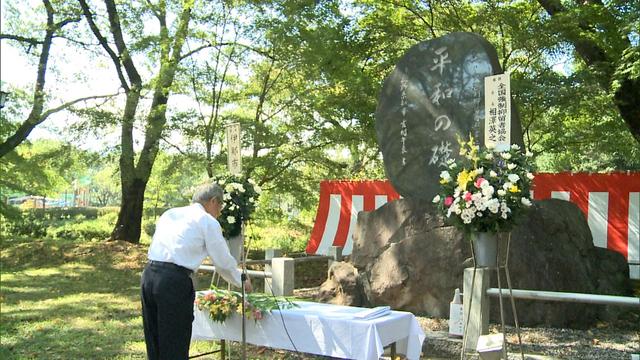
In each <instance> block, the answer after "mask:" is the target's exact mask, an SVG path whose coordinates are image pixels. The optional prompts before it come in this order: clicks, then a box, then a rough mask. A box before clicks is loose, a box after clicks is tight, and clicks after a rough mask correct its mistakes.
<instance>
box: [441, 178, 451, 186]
mask: <svg viewBox="0 0 640 360" xmlns="http://www.w3.org/2000/svg"><path fill="white" fill-rule="evenodd" d="M448 182H449V179H440V184H443V185H444V184H446V183H448Z"/></svg>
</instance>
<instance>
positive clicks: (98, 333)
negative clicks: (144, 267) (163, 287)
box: [0, 238, 144, 359]
mask: <svg viewBox="0 0 640 360" xmlns="http://www.w3.org/2000/svg"><path fill="white" fill-rule="evenodd" d="M143 259H144V248H143V247H142V246H140V247H138V246H134V245H130V244H127V243H121V242H111V243H107V242H103V241H100V242H97V241H96V242H88V243H86V242H85V243H77V242H73V241H68V240H61V239H57V240H50V239H47V240H31V239H25V238H21V239H8V240H4V241H3V244H2V256H1V260H2V272H1V278H0V280H1V295H0V299H1V302H2V311H1V316H2V321H1V324H0V337H1V346H0V358H2V359H44V358H46V359H143V358H144V337H143V333H142V319H141V317H140V316H139V314H140V301H139V281H140V280H139V279H140V271H141V263H142V262H141V261H143Z"/></svg>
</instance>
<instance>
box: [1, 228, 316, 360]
mask: <svg viewBox="0 0 640 360" xmlns="http://www.w3.org/2000/svg"><path fill="white" fill-rule="evenodd" d="M146 250H147V245H132V244H129V243H126V242H121V241H115V242H107V241H104V240H100V241H98V240H94V241H88V242H87V241H84V242H80V241H74V240H67V239H35V240H34V239H29V238H11V239H3V241H2V251H1V256H0V260H1V265H2V266H1V272H0V281H1V282H0V305H1V312H0V316H1V318H0V320H1V321H0V359H3V360H13V359H145V358H146V355H145V344H144V334H143V330H142V317H141V315H140V313H141V312H140V298H139V291H140V285H139V284H140V275H141V272H142V268H143V266H144V264H145V263H146ZM210 279H211V278H210V275H207V274H203V275H201V276H200V277H199V279H198V280H199V281H198V284H199V288H206V287H208V284H209V282H210ZM217 346H218V345H217V343H214V342H207V341H198V342H195V343H192V344H191V355H192V356H193V355H196V354H202V353H206V352H210V351H212V350H215V349H217ZM228 349H229V352H230V355H231V358H232V359H234V358H236V359H237V358H239V354H240V351H241V347H240V346H239V344H237V343H233V344H230V346H228ZM248 354H249V355H248V358H250V359H293V358H301V357H299V356H296V354H292V353H288V352H285V351H279V350H272V349H264V348H257V347H254V346H249V347H248ZM302 358H306V359H319V357H312V356H302ZM320 358H321V357H320ZM198 359H219V355H218V354H214V355H208V356H206V357H200V358H198Z"/></svg>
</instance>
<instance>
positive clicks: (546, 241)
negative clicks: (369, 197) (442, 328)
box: [323, 199, 631, 327]
mask: <svg viewBox="0 0 640 360" xmlns="http://www.w3.org/2000/svg"><path fill="white" fill-rule="evenodd" d="M435 214H436V211H435V208H434V207H433V205H432V204H431V203H427V202H421V201H416V200H410V199H399V200H396V201H393V202H390V203H387V204H386V205H384V206H382V207H381V208H379V209H378V210H376V211H373V212H370V213H364V212H361V213H359V214H358V224H357V227H356V229H355V231H354V234H353V239H354V247H353V253H352V255H351V264H352V266H353V269H349V268H348V267H347V265H335V268H334V269H333V270H332V274H333V276H331V278H332V279H330V280H331V281H332V282H333V283H334V284H339V286H336V285H334V286H333V288H334V289H338V291H334V293H337V294H339V297H340V299H337V300H334V301H336V302H337V303H343V304H346V303H349V302H350V303H351V304H354V305H358V304H360V303H362V304H368V305H371V306H378V305H390V306H391V307H392V308H394V309H398V310H406V311H411V312H414V313H418V314H426V315H427V316H433V317H444V318H447V317H448V316H449V302H450V301H451V297H452V296H453V293H454V290H455V288H462V274H463V269H464V268H465V267H467V266H469V264H471V262H470V261H469V259H468V258H469V257H470V256H471V251H470V246H469V243H468V241H467V240H466V238H465V236H464V234H463V233H462V232H461V231H459V230H457V229H455V228H454V227H451V226H446V224H445V223H444V222H443V220H442V218H441V217H440V216H438V215H435ZM522 220H523V221H522V222H521V224H520V225H519V226H518V227H516V228H515V229H514V230H513V232H512V235H511V249H510V250H511V251H510V257H509V271H510V275H511V281H512V285H513V288H514V289H527V290H536V289H537V290H546V291H564V292H579V293H596V294H597V293H607V294H610V295H623V296H628V295H631V284H630V281H629V275H628V267H627V264H626V261H625V259H624V257H623V256H622V255H619V254H618V253H615V252H612V251H609V250H606V249H600V248H595V247H594V246H593V243H592V238H591V233H590V231H589V228H588V225H587V222H586V220H585V218H584V215H583V214H582V212H581V211H580V210H579V209H578V208H577V207H576V206H575V205H574V204H572V203H570V202H567V201H562V200H555V199H550V200H543V201H536V202H535V203H534V206H533V207H532V209H531V211H530V212H529V214H528V215H527V216H526V217H525V218H523V219H522ZM338 274H340V275H338ZM356 274H357V282H356V284H354V283H353V281H354V278H355V276H356ZM493 280H494V283H497V282H496V279H495V276H493ZM325 284H327V283H325ZM325 284H323V287H324V286H325ZM502 284H503V287H506V279H503V281H502ZM494 286H495V287H497V284H494ZM326 287H327V288H330V286H329V284H327V285H326ZM360 289H362V290H360ZM349 291H353V292H349ZM360 291H362V292H363V299H362V302H359V301H358V300H357V299H358V297H359V296H360V295H359V294H360V293H359V292H360ZM327 294H329V292H327ZM349 294H350V295H349ZM349 296H352V297H353V298H350V297H349ZM328 299H332V298H331V297H325V300H328ZM492 302H493V305H492V310H491V314H492V318H493V321H499V310H498V300H497V298H494V299H492ZM504 307H505V310H506V311H505V315H506V316H507V318H506V321H507V324H513V321H512V320H511V318H510V311H509V310H510V308H511V305H510V303H509V302H506V303H505V304H504ZM516 307H517V311H518V318H519V320H520V324H521V325H525V326H530V325H538V324H544V325H548V326H559V327H561V326H572V327H583V326H589V325H591V324H593V323H594V322H595V321H596V320H597V319H602V318H611V317H615V315H616V310H615V309H613V307H605V306H599V305H590V304H582V303H559V302H554V303H548V302H540V301H523V300H516Z"/></svg>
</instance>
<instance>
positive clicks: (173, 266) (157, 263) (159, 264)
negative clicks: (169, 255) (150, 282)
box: [149, 260, 193, 276]
mask: <svg viewBox="0 0 640 360" xmlns="http://www.w3.org/2000/svg"><path fill="white" fill-rule="evenodd" d="M149 265H151V266H157V267H161V268H165V269H171V270H175V271H178V272H180V273H183V274H185V275H187V276H191V274H193V270H191V269H188V268H186V267H184V266H180V265H176V264H174V263H170V262H164V261H155V260H149Z"/></svg>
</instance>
